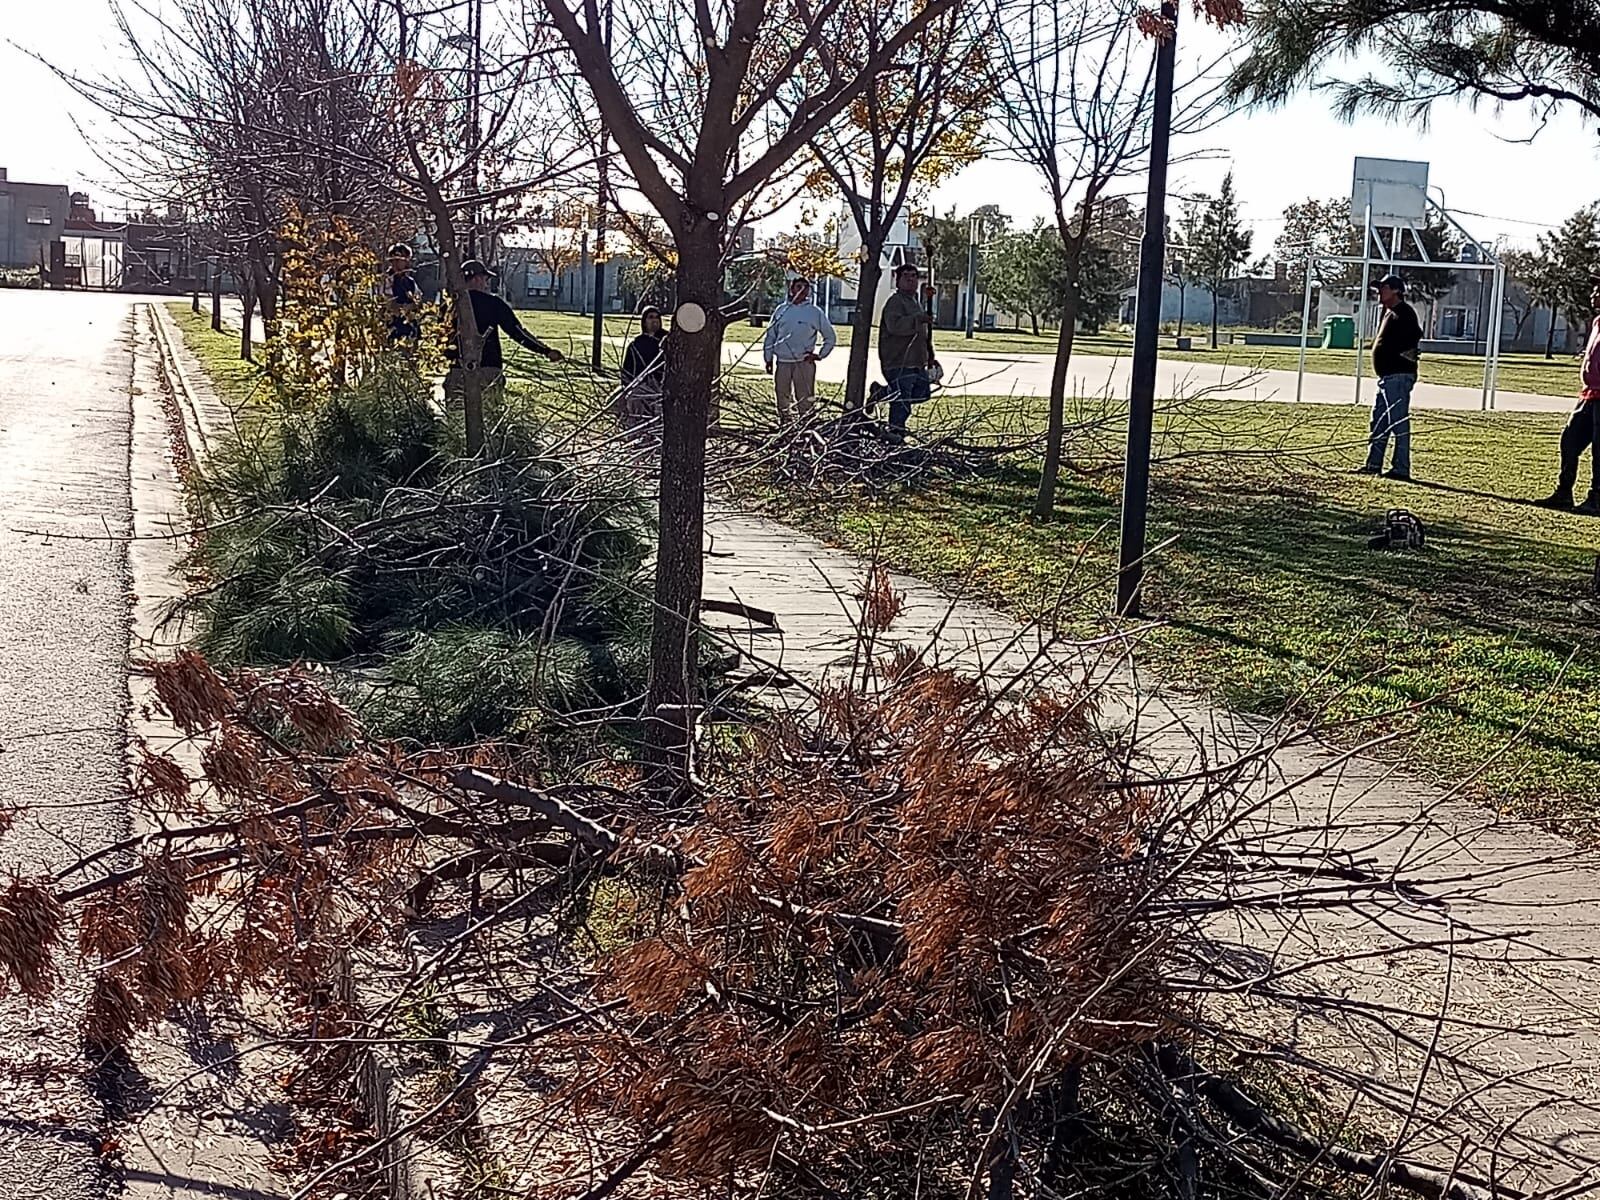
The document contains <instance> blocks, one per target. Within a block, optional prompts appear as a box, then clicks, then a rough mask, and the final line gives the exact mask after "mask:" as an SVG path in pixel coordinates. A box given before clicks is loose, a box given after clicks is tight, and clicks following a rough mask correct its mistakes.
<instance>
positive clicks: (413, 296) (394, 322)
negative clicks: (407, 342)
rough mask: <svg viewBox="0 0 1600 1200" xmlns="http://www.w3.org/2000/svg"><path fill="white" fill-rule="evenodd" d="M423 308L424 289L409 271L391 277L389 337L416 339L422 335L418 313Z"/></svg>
mask: <svg viewBox="0 0 1600 1200" xmlns="http://www.w3.org/2000/svg"><path fill="white" fill-rule="evenodd" d="M421 306H422V288H421V287H419V286H418V284H417V281H416V278H415V277H414V276H413V275H412V274H411V272H409V271H402V272H400V273H399V274H390V276H389V337H390V338H391V339H392V340H396V341H398V340H399V339H401V338H414V337H417V336H419V335H420V334H421V332H422V330H421V326H420V325H419V323H418V320H417V312H418V310H419V309H420V308H421Z"/></svg>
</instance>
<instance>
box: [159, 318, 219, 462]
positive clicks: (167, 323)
mask: <svg viewBox="0 0 1600 1200" xmlns="http://www.w3.org/2000/svg"><path fill="white" fill-rule="evenodd" d="M148 307H149V309H150V312H151V314H152V316H153V317H154V320H153V321H152V322H151V325H152V327H153V328H154V329H155V332H156V348H157V349H158V350H159V352H160V355H161V373H162V374H163V375H164V376H165V377H166V380H167V383H168V384H170V385H171V387H172V394H173V396H174V397H175V398H176V400H177V402H178V416H179V417H180V418H181V419H182V425H183V439H184V441H185V442H186V443H187V444H188V447H189V462H190V464H191V465H192V466H193V467H194V469H195V470H197V471H198V470H203V468H204V463H205V460H206V459H207V458H209V457H210V456H211V439H210V438H209V437H208V436H207V435H206V430H205V422H204V421H202V420H201V419H200V404H199V401H198V400H197V399H196V398H195V387H194V385H193V384H192V383H191V382H190V380H189V373H188V371H187V370H186V369H185V368H184V365H183V360H182V358H180V357H179V355H178V351H177V348H176V346H177V343H178V342H179V341H181V340H182V336H183V335H182V334H181V333H179V332H178V328H177V326H176V325H174V324H173V323H172V316H171V314H169V313H168V312H167V306H166V305H165V304H151V305H149V306H148Z"/></svg>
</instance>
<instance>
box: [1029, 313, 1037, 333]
mask: <svg viewBox="0 0 1600 1200" xmlns="http://www.w3.org/2000/svg"><path fill="white" fill-rule="evenodd" d="M1028 320H1029V321H1031V322H1033V336H1034V337H1038V336H1039V314H1038V313H1036V312H1031V313H1029V314H1028Z"/></svg>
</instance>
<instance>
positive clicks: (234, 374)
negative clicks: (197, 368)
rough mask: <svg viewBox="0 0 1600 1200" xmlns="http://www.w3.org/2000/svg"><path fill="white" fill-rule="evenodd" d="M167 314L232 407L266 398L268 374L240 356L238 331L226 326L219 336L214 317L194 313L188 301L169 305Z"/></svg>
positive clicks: (218, 390)
mask: <svg viewBox="0 0 1600 1200" xmlns="http://www.w3.org/2000/svg"><path fill="white" fill-rule="evenodd" d="M167 312H169V313H170V314H171V315H172V320H173V322H174V323H175V324H176V325H177V326H178V330H179V332H181V333H182V334H183V340H184V342H185V343H186V344H187V345H188V347H189V349H190V350H191V351H193V352H194V356H195V357H196V358H198V359H199V360H200V365H201V367H203V368H204V369H205V372H206V375H207V376H208V377H209V378H210V380H211V385H212V387H214V388H216V390H217V395H218V396H220V397H221V398H222V400H223V402H224V403H226V404H227V405H228V407H229V408H232V409H238V408H241V407H243V406H244V405H246V404H248V403H250V402H251V401H252V400H255V399H258V398H260V397H261V396H262V394H263V391H262V389H263V388H264V386H265V382H266V373H265V372H264V371H263V370H262V369H261V367H259V366H257V365H256V364H255V363H248V362H245V361H244V360H243V359H242V358H240V357H239V334H238V331H237V330H234V329H231V328H229V327H228V326H226V325H224V326H223V332H221V333H217V332H216V331H215V330H213V329H212V328H211V314H210V313H209V312H208V311H205V309H204V308H203V307H202V311H200V312H194V311H192V310H191V309H190V307H189V305H188V304H187V303H186V302H177V301H174V302H172V303H169V304H168V305H167Z"/></svg>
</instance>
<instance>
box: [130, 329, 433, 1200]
mask: <svg viewBox="0 0 1600 1200" xmlns="http://www.w3.org/2000/svg"><path fill="white" fill-rule="evenodd" d="M150 308H151V310H152V320H151V326H152V327H153V328H154V330H155V331H156V337H155V342H156V347H157V351H158V356H159V360H160V361H159V364H158V365H159V369H160V373H161V375H162V378H163V379H164V380H165V381H166V383H167V385H168V386H169V387H170V388H171V391H172V395H173V399H174V402H175V404H174V406H175V407H176V408H177V410H178V415H179V418H180V422H179V423H180V425H181V429H182V435H183V440H184V443H185V445H186V447H187V449H188V457H189V469H190V470H192V471H195V472H196V473H198V474H201V475H203V474H204V473H205V471H206V469H207V456H208V455H209V454H210V452H211V450H212V441H213V439H212V438H211V437H210V436H208V434H207V433H206V427H205V421H204V419H203V418H202V416H201V413H202V411H203V410H204V409H205V407H206V403H205V400H204V399H203V398H204V397H205V396H206V394H207V393H209V392H211V390H212V389H211V387H210V384H209V382H207V381H203V380H200V379H196V378H194V377H193V376H191V374H190V372H189V371H188V369H187V368H186V367H185V366H184V362H183V356H182V355H181V354H180V353H179V352H178V347H179V346H180V345H182V338H183V334H182V332H181V331H180V330H179V329H178V327H177V325H176V324H175V323H174V322H173V320H172V317H171V315H170V314H169V313H168V312H167V311H166V306H165V305H164V304H152V305H150ZM330 982H331V984H332V987H333V991H334V993H335V994H336V995H337V996H338V997H339V999H340V1001H341V1002H343V1003H345V1004H347V1005H348V1006H349V1007H350V1008H351V1009H352V1010H353V1011H355V1012H357V1013H359V1014H360V1015H361V1017H362V1018H363V1020H364V1019H365V1018H366V1017H367V1016H368V1015H369V1014H370V1013H372V1012H374V1011H375V1010H377V1009H378V1008H380V1007H381V1006H378V1005H374V1004H372V1003H369V1000H368V998H367V997H365V996H363V994H362V988H361V986H360V984H359V983H358V981H357V973H356V970H355V966H354V964H353V963H352V962H351V960H350V958H349V956H348V955H341V956H340V958H339V959H338V961H337V963H336V965H335V967H334V970H333V979H332V980H331V981H330ZM350 1069H351V1077H350V1082H351V1086H352V1087H353V1088H354V1090H355V1093H356V1096H357V1097H358V1098H359V1100H360V1102H361V1105H362V1106H363V1107H364V1108H365V1109H366V1112H367V1116H368V1119H369V1120H370V1121H371V1124H372V1131H373V1133H374V1134H375V1135H376V1137H377V1138H378V1139H379V1140H380V1141H386V1142H389V1144H388V1146H387V1148H386V1150H385V1152H384V1153H383V1154H382V1155H381V1156H380V1158H379V1163H380V1173H381V1179H382V1185H381V1186H382V1191H383V1194H384V1195H385V1196H387V1197H388V1198H389V1200H433V1192H434V1188H433V1187H432V1186H431V1185H432V1184H433V1182H434V1181H433V1180H431V1179H429V1178H426V1177H424V1176H425V1172H422V1171H419V1170H417V1169H416V1167H415V1164H416V1163H417V1161H418V1158H419V1155H420V1154H421V1153H423V1151H424V1150H425V1148H426V1142H425V1141H423V1140H422V1139H419V1138H417V1137H415V1136H413V1135H412V1134H410V1133H408V1132H405V1131H404V1126H405V1123H406V1121H407V1119H408V1118H409V1117H410V1115H411V1114H410V1113H409V1112H408V1110H407V1107H406V1105H405V1103H404V1100H403V1095H404V1087H403V1081H402V1080H401V1078H400V1077H399V1076H400V1074H401V1072H399V1071H398V1070H397V1068H396V1064H395V1063H393V1062H392V1061H390V1058H389V1056H388V1055H386V1054H385V1053H384V1049H383V1047H381V1046H377V1045H357V1046H356V1047H354V1049H353V1052H352V1056H351V1063H350ZM390 1139H393V1140H392V1141H390Z"/></svg>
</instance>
